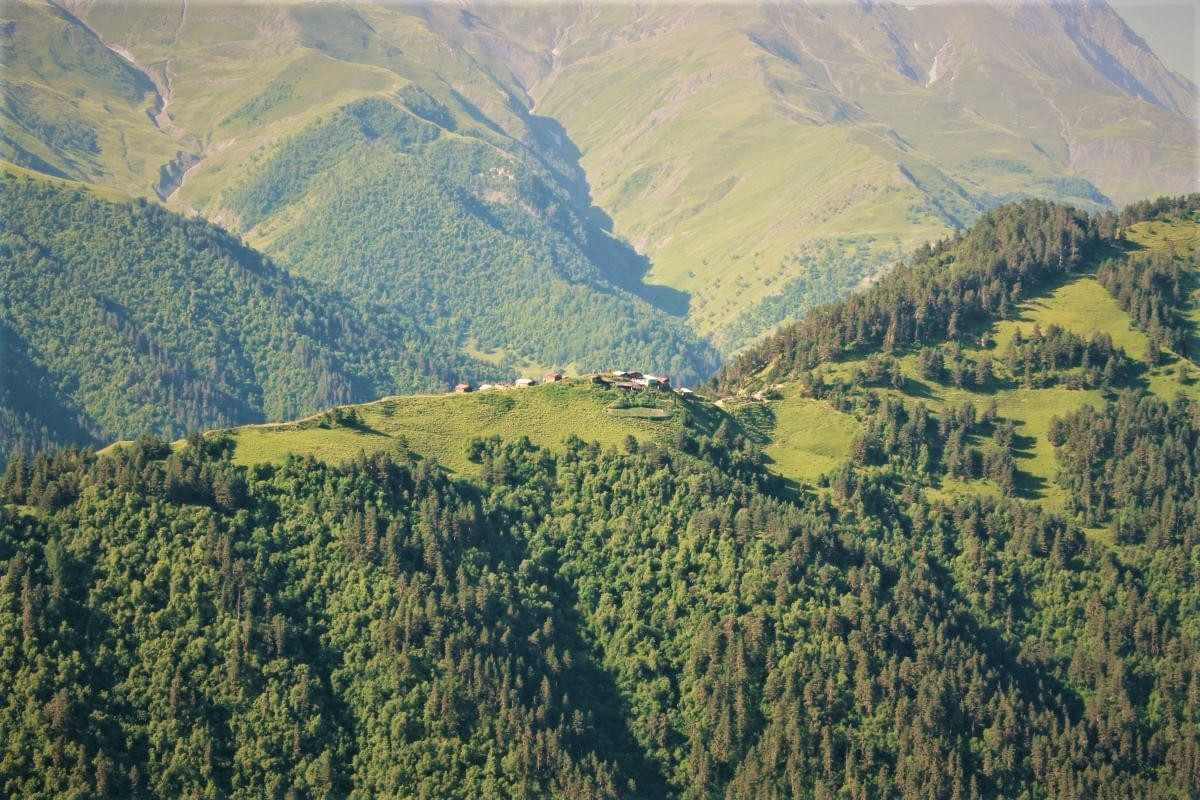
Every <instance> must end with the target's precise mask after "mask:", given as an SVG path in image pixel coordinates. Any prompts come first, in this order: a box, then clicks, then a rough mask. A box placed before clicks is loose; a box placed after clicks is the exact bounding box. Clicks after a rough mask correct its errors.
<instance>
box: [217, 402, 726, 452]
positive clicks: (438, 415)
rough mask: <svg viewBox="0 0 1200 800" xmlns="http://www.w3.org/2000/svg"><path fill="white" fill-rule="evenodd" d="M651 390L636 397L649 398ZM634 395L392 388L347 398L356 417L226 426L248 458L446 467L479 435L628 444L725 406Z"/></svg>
mask: <svg viewBox="0 0 1200 800" xmlns="http://www.w3.org/2000/svg"><path fill="white" fill-rule="evenodd" d="M649 397H651V396H647V397H642V398H638V400H639V401H643V402H644V401H647V398H649ZM630 399H631V398H629V396H627V395H624V394H622V393H620V392H618V391H614V390H606V389H603V388H601V387H597V386H594V385H593V384H592V383H591V382H590V381H586V380H583V379H578V380H573V379H567V380H565V381H563V382H561V383H556V384H542V385H539V386H531V387H529V388H525V389H497V390H490V391H486V392H472V393H469V394H449V395H419V396H398V397H387V398H384V399H382V400H379V401H377V402H374V403H367V404H365V405H358V406H352V407H349V408H350V409H353V411H354V412H355V413H356V415H357V418H358V421H356V422H353V423H347V424H335V423H333V422H332V420H331V418H330V416H329V415H318V416H316V417H310V418H307V419H305V420H301V421H298V422H293V423H285V424H280V425H253V426H247V427H242V428H234V429H232V430H230V431H228V434H229V436H230V437H231V438H232V440H233V443H234V445H235V450H234V461H235V462H237V463H239V464H245V465H251V464H256V463H262V462H273V463H278V462H281V461H283V460H284V459H285V458H286V457H287V456H288V454H291V453H295V454H300V455H312V456H314V457H316V458H317V459H319V460H323V461H329V462H333V463H337V462H341V461H345V460H347V459H350V458H352V457H354V456H355V455H357V454H358V453H359V451H363V452H366V453H368V454H369V453H372V452H377V451H381V450H390V449H395V448H397V447H398V446H399V445H400V443H401V442H405V443H407V446H408V447H409V448H411V449H412V450H413V451H414V452H416V453H419V454H420V455H422V456H425V457H427V458H435V459H436V460H437V461H438V462H439V463H441V464H442V465H444V466H446V467H448V468H449V469H451V470H453V471H455V472H460V473H468V474H471V473H474V472H475V471H476V469H477V467H476V465H474V464H472V463H471V462H470V461H469V460H468V459H467V445H468V443H469V442H470V441H471V440H472V439H473V438H475V437H485V438H486V437H489V436H500V437H502V438H504V439H516V438H519V437H522V436H524V437H528V438H529V440H530V441H532V442H533V443H534V444H537V445H541V446H544V447H551V448H558V447H559V446H561V445H562V443H563V441H564V440H565V439H566V438H567V437H568V436H570V435H576V436H579V437H581V438H583V439H585V440H587V441H598V442H599V443H600V444H601V445H603V446H616V445H619V444H621V443H622V442H623V441H624V439H625V437H626V436H633V437H634V438H636V439H638V440H639V441H644V442H645V441H666V440H667V438H668V437H670V436H673V435H674V434H675V433H676V432H678V431H679V430H680V429H681V428H682V427H683V426H684V425H685V419H684V418H685V414H686V415H687V417H689V418H690V422H691V424H695V425H698V426H699V427H700V428H702V429H705V430H707V429H715V427H716V425H717V424H719V420H720V419H721V418H722V414H721V412H720V411H719V410H718V409H716V408H714V407H713V406H711V405H709V404H708V403H705V402H703V401H700V400H694V401H683V400H679V399H677V398H676V397H675V395H671V394H662V395H656V396H653V399H654V401H653V403H652V404H650V405H646V406H634V407H629V401H630Z"/></svg>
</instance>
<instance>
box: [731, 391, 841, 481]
mask: <svg viewBox="0 0 1200 800" xmlns="http://www.w3.org/2000/svg"><path fill="white" fill-rule="evenodd" d="M727 407H728V408H729V410H730V412H731V413H732V414H733V415H734V417H735V418H736V419H737V420H738V422H739V423H740V424H741V425H742V427H743V428H745V429H747V430H748V431H749V432H750V434H751V435H752V436H755V435H756V436H755V438H757V439H758V440H759V441H760V442H762V443H764V444H766V446H765V447H764V448H763V453H764V454H765V455H766V457H767V468H768V469H769V470H770V471H771V472H773V473H775V474H776V475H779V476H780V477H783V478H787V479H789V480H792V481H807V482H811V481H815V480H817V479H818V478H819V477H821V476H822V475H824V474H825V473H827V472H829V471H830V470H832V469H834V468H836V467H837V466H838V465H840V464H841V463H842V462H843V461H845V460H846V458H847V457H848V456H849V455H850V444H851V442H853V440H854V436H855V434H857V433H858V430H859V424H858V421H857V420H855V419H854V418H853V417H851V416H849V415H848V414H843V413H842V412H840V411H838V410H836V409H835V408H833V407H832V406H831V405H829V403H827V402H825V401H823V400H814V399H812V398H807V397H802V396H801V395H800V394H799V392H798V391H797V389H796V387H795V386H789V387H787V388H785V390H784V392H783V398H782V399H780V400H775V401H771V402H769V403H752V402H745V401H731V402H729V403H728V406H727Z"/></svg>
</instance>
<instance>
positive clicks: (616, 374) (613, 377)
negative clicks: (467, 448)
mask: <svg viewBox="0 0 1200 800" xmlns="http://www.w3.org/2000/svg"><path fill="white" fill-rule="evenodd" d="M562 379H563V374H562V373H561V372H547V373H545V374H543V375H542V383H558V382H559V381H561V380H562ZM587 379H588V380H590V381H591V382H592V383H594V384H597V385H599V386H607V387H610V388H613V389H621V390H623V391H627V392H644V391H647V390H654V391H660V392H670V391H674V392H675V394H677V395H679V396H681V397H693V396H695V394H696V393H695V392H693V391H692V390H691V389H688V388H687V387H683V386H681V387H679V388H678V389H674V390H672V389H671V379H670V378H668V377H666V376H665V375H651V374H649V373H643V372H625V371H622V370H614V371H613V372H604V373H598V374H596V375H589V376H587ZM536 384H537V381H536V380H534V379H533V378H518V379H517V380H515V381H514V382H512V383H484V384H480V385H479V386H472V385H471V384H469V383H460V384H458V385H457V386H455V387H454V392H455V394H466V393H467V392H486V391H490V390H493V389H524V388H526V387H529V386H534V385H536Z"/></svg>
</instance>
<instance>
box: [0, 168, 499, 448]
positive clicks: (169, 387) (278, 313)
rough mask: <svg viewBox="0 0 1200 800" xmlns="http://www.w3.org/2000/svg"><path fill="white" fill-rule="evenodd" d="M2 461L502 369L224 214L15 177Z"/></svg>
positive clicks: (2, 296) (5, 244)
mask: <svg viewBox="0 0 1200 800" xmlns="http://www.w3.org/2000/svg"><path fill="white" fill-rule="evenodd" d="M0 260H2V261H3V262H4V264H5V268H4V269H3V270H2V271H0V309H2V310H3V313H2V314H0V462H2V461H3V460H4V459H5V456H6V454H7V453H9V452H12V451H14V450H19V451H23V452H26V453H27V454H30V453H32V451H33V450H34V449H36V448H39V447H45V446H47V445H50V444H68V443H71V444H89V443H90V444H108V443H109V442H110V441H112V440H113V439H116V438H120V437H131V436H136V435H138V434H140V433H147V432H149V433H155V434H158V435H162V436H168V437H174V436H177V435H180V434H182V433H183V432H185V431H188V430H196V429H202V428H212V427H219V426H227V425H231V424H237V423H244V422H254V421H259V420H262V419H268V418H271V419H286V418H289V417H295V416H297V415H300V414H304V413H308V412H312V411H317V410H319V409H322V408H327V407H329V406H330V405H333V404H337V403H346V402H354V401H362V400H367V399H373V398H375V397H378V396H380V395H384V394H391V393H395V392H402V391H416V390H443V389H445V388H446V387H447V386H449V385H452V384H453V383H454V382H455V381H456V380H458V379H459V378H460V377H469V378H473V379H479V378H485V377H487V376H489V375H501V374H503V373H502V372H501V371H500V370H499V369H498V368H495V367H492V366H489V365H486V364H483V363H479V362H475V361H473V360H471V359H468V358H467V357H465V356H463V355H462V354H461V353H459V352H457V351H456V350H455V349H453V348H451V347H449V346H447V345H446V344H445V343H443V342H441V341H440V340H438V339H437V338H436V337H432V336H430V335H428V334H427V333H424V332H422V331H421V330H419V329H417V328H416V327H415V326H414V325H412V324H411V323H410V322H409V321H408V320H407V319H405V318H404V317H401V316H399V315H398V314H396V313H395V312H392V311H388V310H386V309H383V308H378V307H373V306H370V305H368V304H366V303H363V302H359V301H352V300H350V299H348V298H346V297H345V296H344V295H341V294H338V293H337V292H335V291H332V290H328V289H324V288H321V287H318V286H315V285H313V284H311V283H309V282H307V281H304V280H302V279H297V278H294V277H292V276H290V275H288V274H287V273H286V272H283V271H281V270H280V269H278V268H277V267H275V266H274V265H273V264H272V263H271V262H270V261H269V260H267V259H265V258H263V257H262V256H261V255H260V254H258V253H257V252H255V251H254V250H252V249H250V248H248V247H246V246H244V245H243V244H241V243H240V242H239V241H237V240H236V239H235V238H233V237H231V236H230V235H229V234H227V233H225V232H224V231H223V230H221V229H220V228H217V227H215V226H213V225H210V224H208V223H206V222H203V221H200V220H194V219H193V220H189V219H184V218H182V217H180V216H178V215H176V214H172V213H171V212H168V211H166V210H165V209H163V208H161V207H160V206H157V205H154V204H150V203H146V202H143V201H137V202H133V203H110V202H107V201H104V200H101V199H98V198H96V197H94V196H92V195H90V194H88V193H85V192H83V191H79V190H74V189H70V188H62V187H58V186H53V185H50V184H47V183H42V182H38V181H32V180H27V179H22V178H14V177H10V176H6V177H3V178H0Z"/></svg>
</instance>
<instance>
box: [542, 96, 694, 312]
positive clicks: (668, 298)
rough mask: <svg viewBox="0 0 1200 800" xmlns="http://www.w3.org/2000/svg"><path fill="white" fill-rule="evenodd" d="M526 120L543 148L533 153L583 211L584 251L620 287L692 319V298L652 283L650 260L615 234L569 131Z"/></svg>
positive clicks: (548, 121) (578, 236) (554, 123)
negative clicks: (598, 204)
mask: <svg viewBox="0 0 1200 800" xmlns="http://www.w3.org/2000/svg"><path fill="white" fill-rule="evenodd" d="M525 118H526V121H527V122H528V124H529V127H530V130H531V131H532V133H533V138H534V139H535V141H536V142H537V144H538V145H539V147H537V148H533V149H532V151H531V152H532V154H533V156H534V157H535V158H537V159H538V160H539V161H540V162H541V163H542V165H543V166H545V167H546V168H547V169H549V170H550V171H551V172H552V173H553V174H554V175H555V176H556V177H557V178H558V179H559V182H560V184H561V185H562V186H563V187H564V188H566V190H567V191H568V192H569V193H570V195H571V199H572V200H573V201H574V203H575V206H576V207H577V208H578V209H579V210H580V213H581V216H582V217H583V221H584V222H585V224H586V228H585V230H583V231H580V232H567V233H568V234H570V235H572V236H573V238H574V239H575V241H576V243H577V244H578V245H579V247H580V249H581V250H582V251H583V252H584V254H585V255H586V256H587V257H588V260H589V261H591V262H592V263H593V264H594V265H595V266H596V268H597V270H599V272H600V274H601V275H602V276H603V277H604V278H605V279H606V280H608V281H610V282H611V283H612V284H613V285H614V286H617V287H619V288H621V289H624V290H625V291H627V292H629V293H630V294H633V295H635V296H637V297H639V298H641V299H642V300H645V301H646V302H647V303H649V304H650V305H652V306H654V307H655V308H657V309H659V310H660V311H662V312H664V313H666V314H670V315H671V316H674V317H686V316H687V314H688V309H689V307H690V306H691V295H690V294H688V293H687V292H683V291H680V290H678V289H672V288H671V287H669V286H661V285H657V284H651V283H646V282H645V278H646V275H648V274H649V272H650V266H651V265H650V259H649V258H647V257H646V256H644V255H642V254H641V253H639V252H637V250H635V249H634V248H633V246H632V245H630V244H629V243H628V242H625V241H623V240H622V239H619V238H618V237H617V236H615V235H614V233H613V220H612V217H610V216H609V215H608V213H607V212H606V211H604V209H602V208H600V207H599V206H597V205H595V204H594V202H593V198H592V190H591V186H590V185H589V184H588V180H587V175H586V173H585V172H584V170H583V167H582V166H581V165H580V159H581V158H582V156H583V154H582V153H581V152H580V151H579V148H578V147H577V146H576V145H575V143H574V142H573V141H572V140H571V137H570V136H569V135H568V134H567V132H566V129H564V128H563V126H562V124H561V123H559V121H558V120H556V119H553V118H552V117H542V116H538V115H537V114H527V115H526V117H525Z"/></svg>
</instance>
